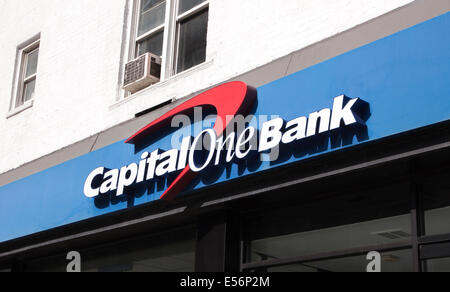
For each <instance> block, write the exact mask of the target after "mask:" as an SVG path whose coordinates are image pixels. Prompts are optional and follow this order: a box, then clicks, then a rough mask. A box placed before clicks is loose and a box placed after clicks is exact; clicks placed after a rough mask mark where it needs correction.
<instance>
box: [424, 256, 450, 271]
mask: <svg viewBox="0 0 450 292" xmlns="http://www.w3.org/2000/svg"><path fill="white" fill-rule="evenodd" d="M427 271H428V272H439V273H440V272H450V258H443V259H435V260H429V261H427Z"/></svg>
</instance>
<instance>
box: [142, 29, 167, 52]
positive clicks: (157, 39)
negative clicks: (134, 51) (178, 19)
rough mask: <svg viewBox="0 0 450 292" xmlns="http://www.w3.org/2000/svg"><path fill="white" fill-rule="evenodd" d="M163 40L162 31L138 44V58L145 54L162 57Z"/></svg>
mask: <svg viewBox="0 0 450 292" xmlns="http://www.w3.org/2000/svg"><path fill="white" fill-rule="evenodd" d="M163 40H164V31H161V32H158V33H156V34H154V35H152V36H151V37H149V38H147V39H145V40H143V41H141V42H139V43H138V56H141V55H143V54H145V53H152V54H155V55H158V56H162V48H163Z"/></svg>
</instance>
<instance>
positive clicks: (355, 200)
mask: <svg viewBox="0 0 450 292" xmlns="http://www.w3.org/2000/svg"><path fill="white" fill-rule="evenodd" d="M296 192H297V191H296V190H295V189H293V190H292V193H293V194H296ZM410 200H411V199H410V195H409V183H408V182H405V183H398V184H395V185H387V186H384V187H378V188H372V189H368V190H363V191H354V192H347V193H345V194H342V195H340V196H339V195H335V194H333V195H331V196H330V197H325V198H324V199H320V200H317V201H311V202H305V203H301V202H299V203H297V204H298V205H297V204H296V205H292V206H291V207H280V208H279V209H272V210H270V211H266V210H265V211H264V212H258V213H256V214H254V215H251V217H250V218H248V219H247V220H246V227H245V228H246V233H247V235H246V240H247V241H248V246H247V248H246V250H247V251H248V254H247V255H246V259H245V260H246V261H247V262H260V261H264V260H274V259H289V258H292V257H296V256H314V255H316V254H322V253H329V252H333V253H335V252H343V251H346V250H348V249H353V248H362V247H367V246H378V245H385V244H392V243H398V242H402V243H404V244H410V242H411V216H410V214H409V212H410V211H409V207H410V204H411V203H410Z"/></svg>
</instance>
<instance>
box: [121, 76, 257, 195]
mask: <svg viewBox="0 0 450 292" xmlns="http://www.w3.org/2000/svg"><path fill="white" fill-rule="evenodd" d="M256 97H257V92H256V89H255V88H253V87H250V86H248V85H247V84H246V83H244V82H239V81H236V82H229V83H225V84H223V85H219V86H217V87H215V88H213V89H210V90H208V91H206V92H204V93H201V94H199V95H197V96H196V97H194V98H192V99H190V100H189V101H187V102H185V103H183V104H181V105H180V106H178V107H176V108H175V109H173V110H171V111H169V112H168V113H166V114H165V115H163V116H162V117H160V118H158V119H157V120H155V121H153V122H151V123H150V124H148V125H147V126H145V127H144V128H143V129H141V130H140V131H138V132H137V133H136V134H134V135H133V136H131V137H130V138H129V139H128V140H126V141H125V143H129V144H137V143H139V142H140V141H142V140H143V139H145V138H146V137H148V136H149V135H152V134H155V133H156V132H158V131H160V130H162V129H164V127H168V126H169V125H170V122H171V120H172V118H173V117H174V116H176V115H180V114H189V113H191V112H193V110H194V108H195V107H204V106H213V107H215V109H216V112H217V119H221V121H223V122H222V123H217V122H216V123H215V124H214V131H215V132H216V134H217V137H221V136H222V135H223V134H224V132H225V129H226V128H227V127H228V126H229V124H230V122H231V121H229V120H227V116H236V115H244V116H245V115H247V114H249V113H250V111H251V109H252V106H253V105H254V104H255V101H256ZM196 175H197V173H195V172H193V171H192V170H191V168H190V167H189V165H188V166H186V168H185V169H184V170H183V171H182V172H181V173H180V174H179V175H178V177H177V178H176V179H175V181H174V182H173V183H172V184H171V185H170V186H169V187H168V189H167V190H166V191H165V192H164V194H163V195H162V196H161V199H164V200H173V199H174V198H175V197H176V196H177V195H178V194H179V193H180V192H181V191H183V190H184V189H185V188H186V187H187V186H188V185H189V183H191V182H192V180H193V179H194V178H195V176H196Z"/></svg>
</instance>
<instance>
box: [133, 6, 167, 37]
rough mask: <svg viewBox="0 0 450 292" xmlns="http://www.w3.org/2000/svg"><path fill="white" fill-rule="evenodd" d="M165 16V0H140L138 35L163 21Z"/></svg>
mask: <svg viewBox="0 0 450 292" xmlns="http://www.w3.org/2000/svg"><path fill="white" fill-rule="evenodd" d="M165 17H166V1H151V0H149V1H145V0H143V1H142V2H141V15H140V19H139V29H138V36H141V35H143V34H145V33H147V32H149V31H150V30H152V29H154V28H156V27H158V26H160V25H161V24H163V23H164V20H165Z"/></svg>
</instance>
